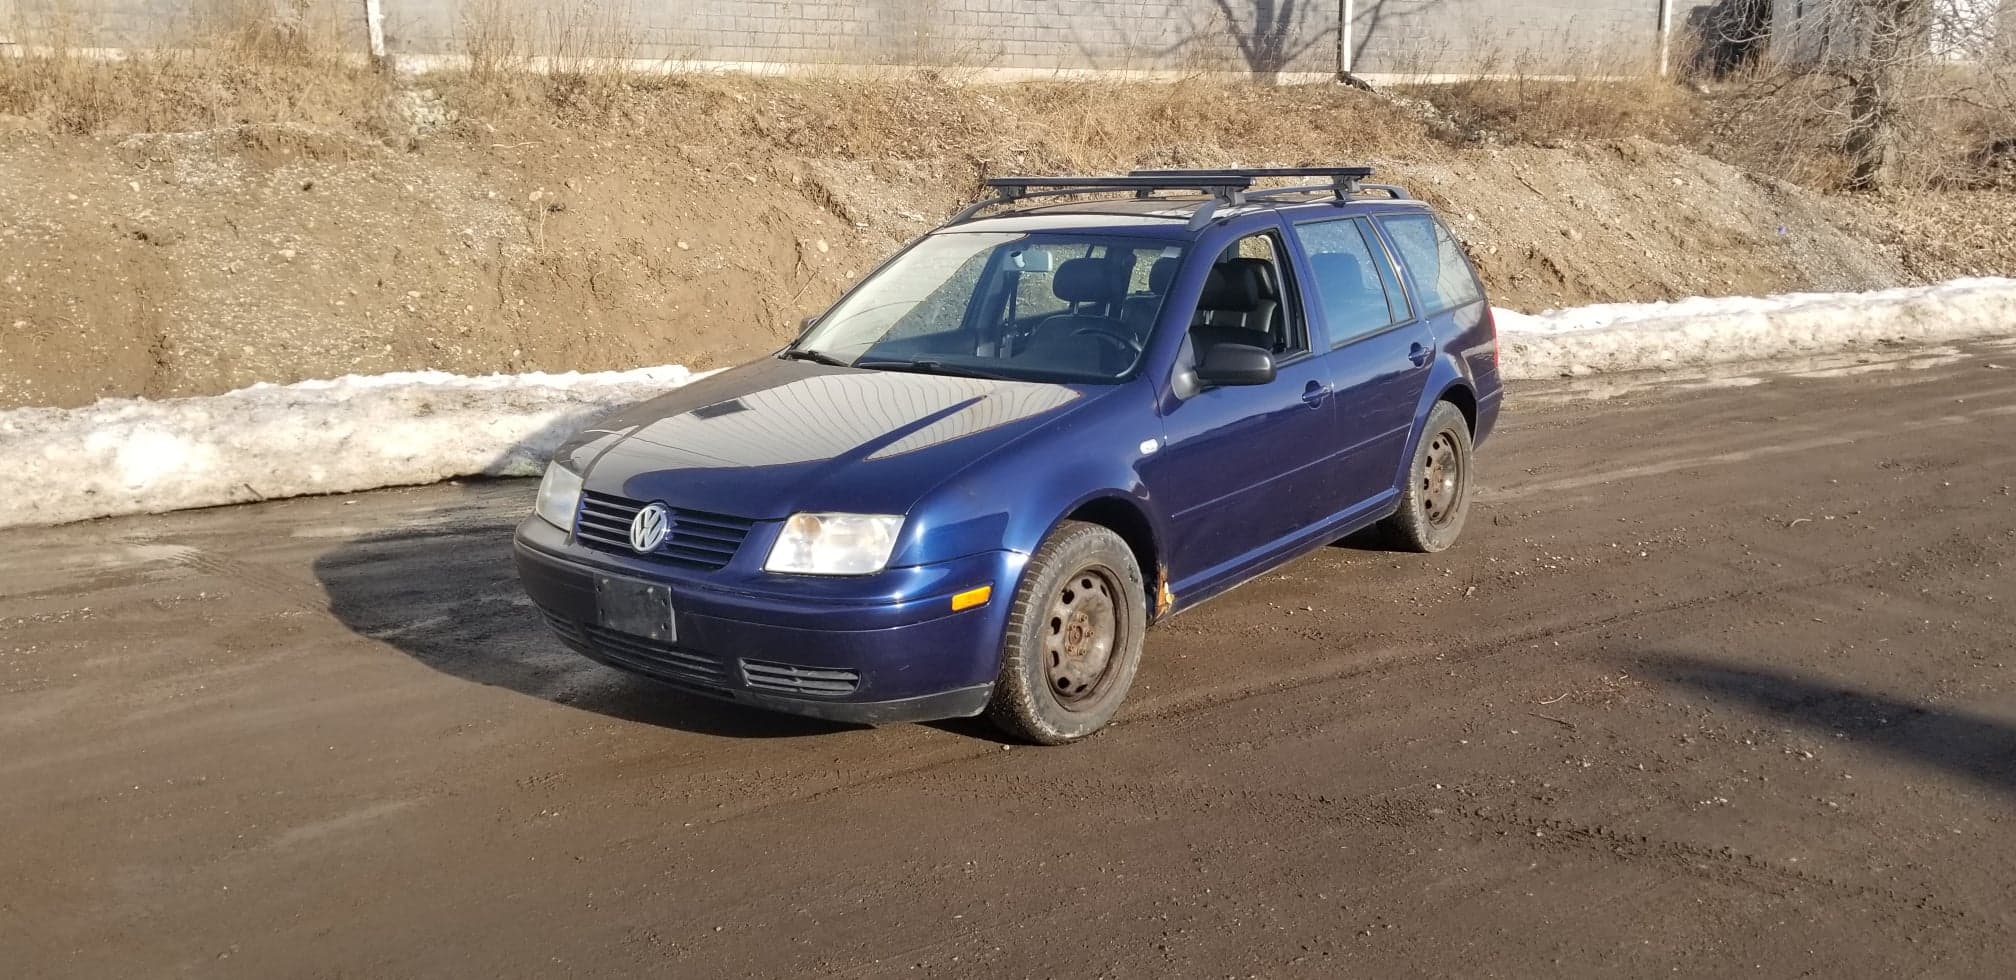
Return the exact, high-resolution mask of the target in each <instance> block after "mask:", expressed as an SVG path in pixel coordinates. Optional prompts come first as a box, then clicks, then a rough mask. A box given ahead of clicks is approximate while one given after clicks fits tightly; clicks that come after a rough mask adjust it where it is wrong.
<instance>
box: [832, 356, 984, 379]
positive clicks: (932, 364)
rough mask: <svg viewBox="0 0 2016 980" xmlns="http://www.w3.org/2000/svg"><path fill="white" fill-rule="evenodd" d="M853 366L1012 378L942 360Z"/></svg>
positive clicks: (913, 372) (951, 375)
mask: <svg viewBox="0 0 2016 980" xmlns="http://www.w3.org/2000/svg"><path fill="white" fill-rule="evenodd" d="M854 366H855V367H857V368H867V369H868V370H871V371H908V372H910V373H912V374H943V375H946V376H949V377H954V378H983V379H985V380H988V381H1012V380H1014V379H1013V378H1010V377H1009V376H1008V375H1005V374H1000V373H997V372H994V371H988V370H985V369H984V368H975V367H965V366H963V365H959V364H947V363H945V362H944V361H897V360H880V361H855V362H854Z"/></svg>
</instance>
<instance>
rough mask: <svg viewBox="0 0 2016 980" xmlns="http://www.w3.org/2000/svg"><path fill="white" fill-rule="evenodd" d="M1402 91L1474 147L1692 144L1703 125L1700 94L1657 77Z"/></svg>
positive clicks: (1501, 81) (1496, 81) (1512, 80)
mask: <svg viewBox="0 0 2016 980" xmlns="http://www.w3.org/2000/svg"><path fill="white" fill-rule="evenodd" d="M1405 91H1407V93H1408V94H1410V95H1412V96H1414V97H1415V98H1419V99H1422V100H1424V101H1426V102H1428V103H1430V104H1432V105H1434V106H1435V108H1436V109H1437V110H1439V111H1440V113H1441V114H1442V116H1443V117H1444V118H1445V119H1446V120H1448V122H1449V124H1450V125H1451V126H1453V127H1454V128H1455V130H1456V131H1457V132H1458V133H1460V134H1461V136H1462V138H1463V139H1465V140H1468V141H1473V142H1499V141H1504V142H1521V143H1535V144H1540V145H1554V144H1559V143H1564V142H1568V141H1571V140H1591V139H1621V138H1623V137H1627V136H1641V137H1644V138H1646V139H1651V140H1657V141H1660V142H1665V143H1679V144H1688V143H1692V142H1695V141H1696V139H1697V137H1698V135H1699V134H1700V133H1701V131H1702V128H1703V124H1704V122H1705V112H1704V111H1703V110H1704V107H1703V105H1702V102H1701V99H1700V98H1699V97H1698V96H1697V95H1696V94H1695V93H1693V92H1691V91H1689V90H1688V89H1687V88H1685V87H1684V86H1682V85H1679V84H1676V83H1674V82H1672V81H1670V80H1667V79H1662V78H1658V77H1656V76H1644V75H1638V76H1632V77H1626V78H1619V79H1613V80H1600V81H1559V80H1554V79H1551V78H1533V77H1524V76H1513V77H1509V78H1507V77H1500V78H1486V79H1477V80H1471V81H1461V82H1450V83H1445V84H1439V85H1417V86H1410V87H1408V88H1407V89H1405Z"/></svg>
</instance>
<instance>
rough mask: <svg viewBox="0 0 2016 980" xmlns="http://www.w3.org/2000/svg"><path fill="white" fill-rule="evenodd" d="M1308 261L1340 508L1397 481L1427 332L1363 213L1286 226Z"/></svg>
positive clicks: (1429, 340)
mask: <svg viewBox="0 0 2016 980" xmlns="http://www.w3.org/2000/svg"><path fill="white" fill-rule="evenodd" d="M1294 233H1295V239H1296V242H1297V244H1298V245H1300V247H1301V249H1302V252H1303V256H1304V259H1305V261H1306V262H1307V263H1308V266H1309V273H1310V275H1309V278H1310V287H1309V292H1310V294H1311V297H1312V299H1313V302H1312V303H1311V306H1312V308H1314V309H1315V310H1316V311H1318V313H1319V314H1320V315H1321V316H1322V318H1323V324H1324V333H1325V334H1326V335H1327V336H1328V337H1329V343H1330V347H1329V350H1328V351H1327V352H1326V353H1325V355H1324V360H1325V361H1326V362H1328V365H1329V371H1330V377H1331V379H1332V381H1333V382H1334V383H1335V385H1336V387H1337V393H1336V403H1337V426H1338V434H1337V441H1338V443H1339V444H1340V445H1341V446H1342V447H1344V451H1343V453H1342V454H1340V455H1339V456H1338V457H1337V458H1336V459H1335V460H1334V463H1333V465H1332V466H1331V467H1330V470H1329V473H1328V478H1329V480H1330V482H1331V485H1332V486H1333V487H1334V488H1336V489H1335V490H1334V491H1333V493H1332V499H1333V500H1335V501H1336V503H1337V506H1338V509H1339V511H1340V512H1342V511H1349V510H1355V509H1358V508H1362V507H1369V506H1371V505H1373V504H1374V503H1376V502H1379V501H1380V499H1381V498H1382V497H1386V496H1390V495H1391V494H1392V493H1394V492H1395V491H1396V490H1397V489H1398V486H1399V473H1400V463H1401V456H1402V455H1403V454H1404V453H1405V452H1406V449H1407V441H1408V438H1409V437H1410V436H1411V435H1412V432H1413V426H1414V412H1415V408H1416V406H1417V405H1418V404H1419V403H1420V400H1421V392H1422V389H1423V387H1424V386H1425V385H1426V384H1427V381H1428V368H1429V365H1430V364H1431V363H1433V358H1434V354H1435V334H1434V332H1433V330H1432V329H1431V328H1430V326H1429V323H1428V321H1427V320H1426V319H1424V318H1423V317H1420V316H1417V315H1416V313H1415V310H1414V308H1413V306H1412V304H1411V303H1410V302H1409V296H1408V292H1407V290H1406V289H1405V288H1403V286H1402V284H1401V278H1400V276H1399V275H1398V273H1397V272H1396V270H1395V267H1394V262H1393V259H1392V257H1391V255H1390V254H1389V253H1388V251H1387V248H1386V246H1385V243H1384V242H1383V241H1382V240H1381V238H1380V236H1379V234H1378V231H1377V230H1376V229H1375V227H1374V226H1373V224H1372V222H1371V221H1370V220H1368V219H1365V218H1331V219H1325V220H1321V221H1309V222H1303V223H1301V224H1298V225H1296V226H1295V228H1294Z"/></svg>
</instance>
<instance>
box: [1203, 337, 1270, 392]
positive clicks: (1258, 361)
mask: <svg viewBox="0 0 2016 980" xmlns="http://www.w3.org/2000/svg"><path fill="white" fill-rule="evenodd" d="M1273 380H1274V355H1272V354H1269V353H1267V352H1266V351H1264V350H1261V349H1260V348H1258V347H1249V346H1247V345H1246V344H1212V345H1211V346H1210V347H1206V348H1205V349H1204V360H1203V362H1202V363H1200V364H1198V365H1197V382H1198V383H1199V384H1202V385H1207V386H1211V387H1232V386H1236V385H1264V384H1267V383H1268V382H1270V381H1273Z"/></svg>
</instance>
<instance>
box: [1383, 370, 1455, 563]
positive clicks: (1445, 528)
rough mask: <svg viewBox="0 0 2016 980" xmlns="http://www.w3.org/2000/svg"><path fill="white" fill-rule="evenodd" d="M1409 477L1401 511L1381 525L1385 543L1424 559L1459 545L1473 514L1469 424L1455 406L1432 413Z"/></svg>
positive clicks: (1439, 405) (1439, 407)
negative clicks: (1413, 552) (1465, 524)
mask: <svg viewBox="0 0 2016 980" xmlns="http://www.w3.org/2000/svg"><path fill="white" fill-rule="evenodd" d="M1407 474H1408V479H1406V480H1405V481H1403V482H1402V483H1401V484H1400V504H1399V506H1398V507H1396V508H1394V511H1393V516H1391V517H1388V518H1386V520H1385V521H1383V522H1381V524H1380V527H1381V528H1383V529H1384V531H1385V534H1386V540H1387V542H1388V543H1390V544H1391V545H1393V546H1394V547H1396V548H1402V549H1405V550H1407V551H1419V552H1424V553H1434V552H1437V551H1441V550H1443V549H1444V548H1447V547H1449V546H1450V545H1452V544H1455V543H1456V536H1457V535H1459V534H1462V533H1463V521H1464V518H1465V517H1466V516H1468V515H1469V513H1470V420H1469V419H1467V418H1465V417H1464V416H1463V412H1462V411H1461V410H1460V409H1458V408H1457V407H1456V406H1455V405H1452V404H1450V403H1448V402H1446V401H1441V402H1436V403H1435V407H1434V408H1431V409H1429V410H1428V420H1427V422H1426V424H1424V425H1423V426H1422V427H1421V441H1420V442H1419V443H1417V444H1416V445H1415V447H1414V458H1413V459H1412V460H1411V461H1409V464H1408V467H1407Z"/></svg>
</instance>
